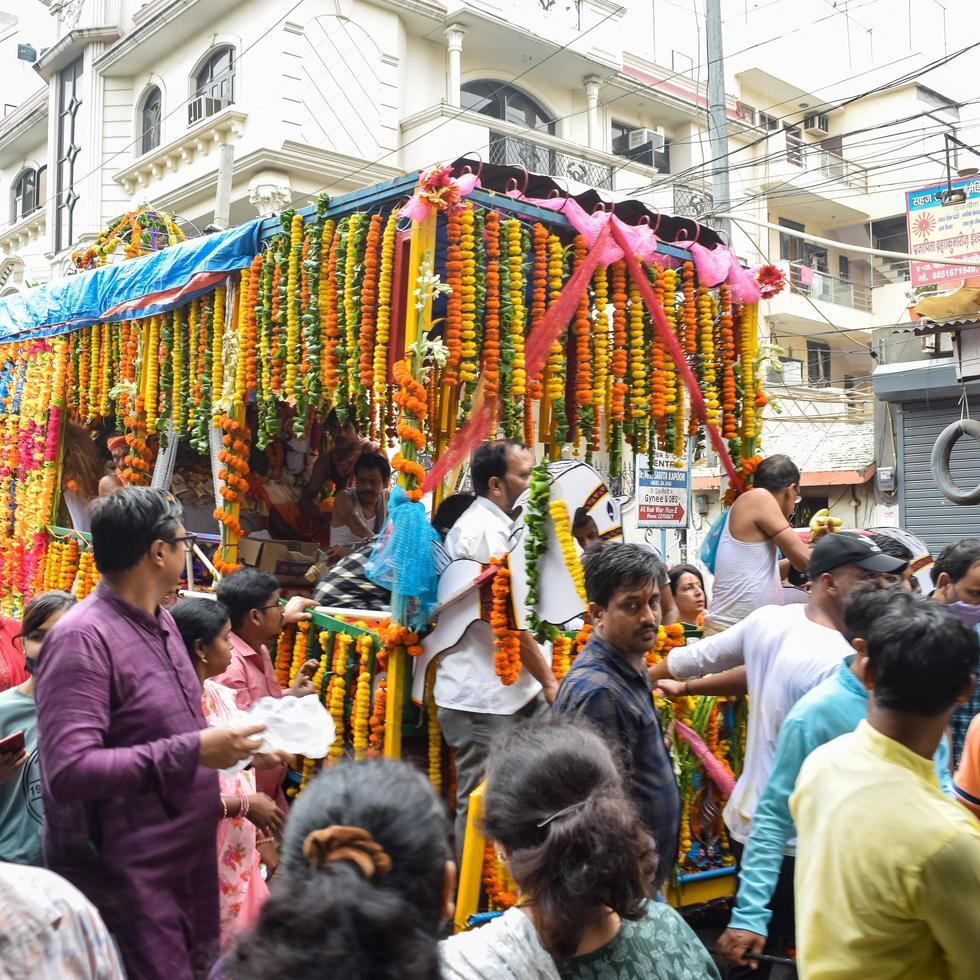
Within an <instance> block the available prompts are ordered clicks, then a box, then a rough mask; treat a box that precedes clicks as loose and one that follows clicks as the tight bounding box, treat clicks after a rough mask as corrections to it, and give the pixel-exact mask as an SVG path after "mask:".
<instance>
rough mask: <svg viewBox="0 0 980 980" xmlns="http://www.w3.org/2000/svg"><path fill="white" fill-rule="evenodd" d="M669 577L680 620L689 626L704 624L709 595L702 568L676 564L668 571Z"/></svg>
mask: <svg viewBox="0 0 980 980" xmlns="http://www.w3.org/2000/svg"><path fill="white" fill-rule="evenodd" d="M667 578H668V580H669V581H670V591H671V592H673V593H674V602H675V603H676V605H677V612H678V614H679V615H680V621H681V622H682V623H687V624H688V625H689V626H698V627H700V626H702V625H703V624H704V610H705V607H706V606H707V604H708V596H707V593H706V592H705V590H704V576H703V575H702V574H701V572H700V570H699V569H697V568H695V567H694V565H674V567H673V568H671V569H670V571H669V572H667Z"/></svg>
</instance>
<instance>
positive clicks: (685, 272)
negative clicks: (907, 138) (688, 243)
mask: <svg viewBox="0 0 980 980" xmlns="http://www.w3.org/2000/svg"><path fill="white" fill-rule="evenodd" d="M681 283H682V288H683V290H684V333H683V344H684V353H685V354H688V355H692V354H696V353H697V352H698V320H697V308H696V305H695V301H694V263H693V262H691V261H690V260H687V261H686V262H684V264H683V265H682V266H681Z"/></svg>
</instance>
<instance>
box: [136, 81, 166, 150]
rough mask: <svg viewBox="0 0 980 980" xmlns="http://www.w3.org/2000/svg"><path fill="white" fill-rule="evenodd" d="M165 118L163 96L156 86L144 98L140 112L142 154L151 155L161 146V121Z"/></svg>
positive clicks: (148, 90)
mask: <svg viewBox="0 0 980 980" xmlns="http://www.w3.org/2000/svg"><path fill="white" fill-rule="evenodd" d="M162 118H163V96H162V95H161V93H160V89H159V88H157V86H156V85H153V86H151V87H150V88H149V89H147V91H146V95H144V96H143V103H142V106H141V107H140V112H139V127H140V132H139V135H140V153H149V152H150V150H155V149H156V148H157V147H158V146H159V145H160V120H161V119H162Z"/></svg>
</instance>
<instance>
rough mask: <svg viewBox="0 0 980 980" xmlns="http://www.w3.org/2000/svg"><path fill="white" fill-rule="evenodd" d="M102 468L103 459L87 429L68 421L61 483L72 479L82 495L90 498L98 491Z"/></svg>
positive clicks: (103, 466)
mask: <svg viewBox="0 0 980 980" xmlns="http://www.w3.org/2000/svg"><path fill="white" fill-rule="evenodd" d="M104 469H105V460H104V459H103V458H102V454H101V453H100V452H99V447H98V446H96V444H95V443H94V442H93V441H92V436H91V435H90V434H89V431H88V429H86V428H85V427H84V426H82V425H79V424H78V423H77V422H68V423H67V424H66V425H65V435H64V463H63V465H62V468H61V479H62V483H65V482H67V481H70V480H74V481H75V482H76V483H77V484H78V489H79V491H80V492H81V495H82V497H84V498H86V499H88V500H91V499H92V498H93V497H96V496H97V495H98V493H99V480H100V479H101V478H102V474H103V470H104Z"/></svg>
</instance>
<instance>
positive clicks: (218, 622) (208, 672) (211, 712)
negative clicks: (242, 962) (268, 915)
mask: <svg viewBox="0 0 980 980" xmlns="http://www.w3.org/2000/svg"><path fill="white" fill-rule="evenodd" d="M170 615H171V616H173V618H174V621H175V622H176V623H177V629H178V630H179V631H180V635H181V638H182V639H183V641H184V646H185V647H187V653H188V655H189V656H190V658H191V664H192V665H193V667H194V671H195V673H196V674H197V679H198V680H199V681H200V682H201V709H202V710H203V712H204V718H205V720H206V721H207V723H208V725H209V726H210V727H212V728H220V727H223V726H226V725H232V726H234V725H239V724H245V723H246V720H247V719H244V718H243V717H242V713H241V712H240V711H239V709H238V707H237V705H236V704H235V692H234V691H232V690H231V688H227V687H222V686H221V685H220V684H216V683H215V682H214V681H213V680H211V678H212V677H217V676H218V674H221V673H223V672H224V671H225V670H227V669H228V664H230V663H231V640H230V639H229V637H230V635H231V622H230V621H229V618H228V610H227V609H226V608H225V607H224V606H223V605H222V604H221V603H220V602H214V601H212V600H210V599H183V600H182V601H180V602H178V603H177V604H176V605H175V606H174V607H173V608H172V609H171V610H170ZM275 761H276V764H278V762H279V760H278V758H277V759H276V760H275ZM218 783H219V786H220V791H221V812H222V820H221V822H220V823H219V824H218V842H217V848H218V883H219V890H218V896H219V902H220V916H221V918H220V927H221V948H222V949H227V948H228V946H229V945H230V944H231V941H232V939H234V937H235V934H236V933H237V932H239V931H241V930H242V929H243V928H245V927H246V926H248V925H249V924H251V922H252V921H253V920H254V919H255V916H256V915H257V914H258V910H259V908H261V905H262V902H264V901H265V899H266V897H267V895H268V894H269V892H268V888H267V887H266V884H265V881H264V880H263V878H262V872H261V868H260V864H265V866H266V869H267V870H268V871H269V873H270V874H271V873H272V872H273V871H275V868H276V865H277V864H278V863H279V861H278V854H277V851H276V844H275V838H274V835H275V834H277V833H279V831H280V830H281V829H282V814H281V812H280V810H279V807H278V806H276V804H275V801H274V800H272V799H271V798H270V797H268V796H266V795H265V793H259V792H257V791H256V788H255V773H254V772H252V771H251V770H244V771H242V772H236V773H235V774H234V775H226V774H225V773H224V772H219V774H218ZM257 831H258V832H257Z"/></svg>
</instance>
